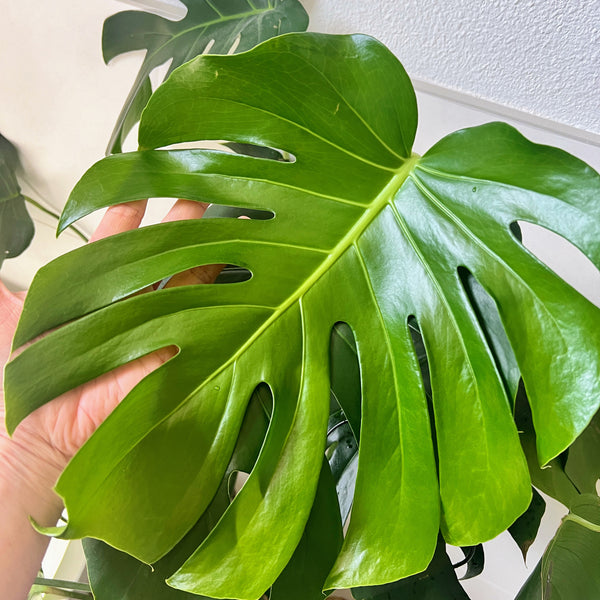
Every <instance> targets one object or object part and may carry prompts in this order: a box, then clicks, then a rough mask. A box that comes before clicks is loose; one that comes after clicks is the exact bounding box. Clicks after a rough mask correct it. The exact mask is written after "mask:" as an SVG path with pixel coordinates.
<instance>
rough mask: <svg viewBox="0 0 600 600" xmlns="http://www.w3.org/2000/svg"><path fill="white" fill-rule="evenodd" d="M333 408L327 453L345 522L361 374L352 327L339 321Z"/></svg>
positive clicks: (332, 352)
mask: <svg viewBox="0 0 600 600" xmlns="http://www.w3.org/2000/svg"><path fill="white" fill-rule="evenodd" d="M329 364H330V411H329V423H328V427H327V443H326V453H325V454H326V457H327V460H328V462H329V467H330V469H331V472H332V475H333V479H334V481H335V486H336V492H337V496H338V503H339V506H340V514H341V518H342V523H347V521H348V518H349V515H350V510H351V508H352V500H353V497H354V487H355V484H356V470H357V467H358V439H359V436H360V415H361V399H362V394H361V378H360V364H359V360H358V350H357V347H356V340H355V337H354V334H353V332H352V329H351V328H350V326H349V325H348V324H347V323H343V322H338V323H336V324H335V325H334V326H333V328H332V330H331V337H330V345H329Z"/></svg>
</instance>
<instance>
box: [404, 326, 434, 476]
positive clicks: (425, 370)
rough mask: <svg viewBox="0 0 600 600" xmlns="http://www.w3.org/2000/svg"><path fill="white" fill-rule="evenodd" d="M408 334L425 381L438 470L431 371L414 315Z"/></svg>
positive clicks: (424, 387)
mask: <svg viewBox="0 0 600 600" xmlns="http://www.w3.org/2000/svg"><path fill="white" fill-rule="evenodd" d="M406 326H407V328H408V333H409V334H410V337H411V341H412V344H413V348H414V350H415V356H416V357H417V360H418V361H419V369H420V371H421V379H422V380H423V389H424V391H425V398H426V400H427V412H428V414H429V426H430V429H431V439H432V441H433V452H434V456H435V464H436V468H437V465H438V464H439V459H438V449H437V431H436V427H435V415H434V411H433V393H432V388H431V371H430V369H429V360H428V358H427V350H426V348H425V340H424V339H423V335H422V334H421V328H420V327H419V322H418V321H417V318H416V317H415V316H414V315H409V317H408V319H407V320H406Z"/></svg>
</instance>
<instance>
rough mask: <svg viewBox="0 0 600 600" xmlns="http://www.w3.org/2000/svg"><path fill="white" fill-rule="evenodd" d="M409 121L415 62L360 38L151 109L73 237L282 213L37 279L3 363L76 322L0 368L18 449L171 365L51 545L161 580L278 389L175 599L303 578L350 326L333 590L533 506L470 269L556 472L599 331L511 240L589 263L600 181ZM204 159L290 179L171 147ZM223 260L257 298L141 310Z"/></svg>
mask: <svg viewBox="0 0 600 600" xmlns="http://www.w3.org/2000/svg"><path fill="white" fill-rule="evenodd" d="M416 117H417V111H416V100H415V95H414V91H413V89H412V86H411V84H410V81H409V79H408V77H407V75H406V73H405V71H404V69H403V68H402V66H401V65H400V63H399V62H398V61H397V59H396V58H395V57H394V56H393V55H392V54H391V53H390V52H389V51H388V50H387V49H386V48H385V47H383V46H382V45H381V44H379V43H378V42H376V41H375V40H373V39H371V38H368V37H366V36H325V35H318V34H289V35H285V36H281V37H277V38H274V39H272V40H269V41H268V42H265V43H263V44H261V45H260V46H258V47H256V48H255V49H253V50H251V51H249V52H246V53H242V54H237V55H233V56H202V57H198V58H196V59H194V60H192V61H190V62H189V63H187V64H186V65H184V66H182V67H181V68H180V69H178V70H176V71H175V72H173V73H172V75H171V77H170V78H169V80H168V81H167V82H166V83H165V84H164V85H163V86H161V87H160V88H159V90H157V92H156V93H155V94H154V95H153V98H152V99H151V100H150V102H149V104H148V106H147V108H146V110H145V111H144V115H143V117H142V120H141V124H140V147H141V148H142V149H141V150H140V151H139V152H134V153H129V154H122V155H116V156H111V157H108V158H106V159H104V160H103V161H101V162H99V163H98V164H96V165H95V166H93V167H92V168H91V169H90V170H89V171H88V173H86V175H85V176H84V177H83V179H82V180H81V181H80V182H79V184H78V185H77V187H76V188H75V190H74V192H73V194H72V196H71V198H70V201H69V203H68V205H67V207H66V209H65V211H64V213H63V217H62V221H61V227H62V228H64V227H66V226H68V225H69V224H70V223H72V222H73V221H75V220H77V219H78V218H80V217H81V216H83V215H85V214H87V213H89V212H91V211H93V210H95V209H97V208H100V207H102V206H107V205H111V204H115V203H120V202H127V201H130V200H134V199H138V198H145V197H173V198H176V197H183V198H189V199H191V200H197V201H210V202H213V203H217V204H222V205H225V206H236V207H239V208H241V209H258V210H262V211H270V213H271V215H272V218H271V219H266V220H247V219H246V220H240V219H235V218H229V219H228V218H222V219H201V220H198V221H185V222H175V223H165V224H161V225H157V226H153V227H147V228H142V229H139V230H136V231H132V232H128V233H124V234H121V235H118V236H115V237H113V238H109V239H106V240H102V241H99V242H97V243H95V244H91V245H89V246H87V247H84V248H82V249H80V250H77V251H76V252H74V253H71V254H69V255H66V256H64V257H61V258H60V259H58V260H57V261H55V262H53V263H51V264H50V265H48V266H47V267H45V268H44V269H42V270H41V271H40V273H39V274H38V275H37V278H36V281H35V282H34V285H33V287H32V289H31V291H30V293H29V295H28V299H27V304H26V307H25V311H24V313H23V317H22V320H21V323H20V325H19V329H18V331H17V335H16V340H15V344H16V345H17V346H19V345H22V344H24V343H26V342H28V341H30V340H32V339H33V338H35V337H36V336H38V335H40V334H41V333H43V332H44V331H46V330H49V329H53V328H57V327H59V326H60V325H64V326H63V327H59V328H58V329H56V330H55V331H53V332H52V333H50V334H48V335H47V336H46V337H43V338H42V339H40V340H39V341H37V342H35V343H34V344H32V345H30V346H29V347H27V348H26V349H25V350H24V351H23V352H22V353H21V354H19V355H18V356H17V357H16V358H15V359H14V360H13V361H12V362H11V363H9V365H7V369H6V384H5V385H6V399H7V424H8V428H9V430H11V431H12V430H13V429H14V428H15V427H16V426H17V424H18V423H19V421H20V420H21V419H22V418H24V417H25V416H26V415H27V414H28V413H29V412H31V411H32V410H34V409H35V408H36V407H38V406H40V405H42V404H43V403H45V402H47V401H49V400H51V399H52V398H53V397H55V396H57V395H58V394H60V393H62V392H64V391H66V390H68V389H70V388H72V387H74V386H77V385H79V384H82V383H84V382H85V381H88V380H89V379H91V378H93V377H95V376H97V375H99V374H101V373H104V372H106V371H108V370H110V369H112V368H114V367H116V366H118V365H121V364H124V363H126V362H128V361H130V360H132V359H134V358H136V357H138V356H141V355H144V354H146V353H148V352H151V351H153V350H156V349H158V348H161V347H165V346H172V345H175V346H177V347H178V348H179V353H178V354H177V355H176V356H175V357H174V358H173V359H171V360H170V361H169V362H168V363H166V364H165V365H163V366H162V367H161V368H160V369H158V370H157V371H155V372H154V373H152V374H151V375H149V376H148V377H147V378H146V379H144V380H143V381H142V382H141V383H140V384H139V385H138V386H137V387H136V388H135V389H134V390H133V391H132V392H131V393H130V394H129V396H128V397H127V398H126V399H125V400H124V401H123V402H122V403H121V404H120V405H119V407H118V408H117V409H116V411H115V412H114V413H113V414H112V415H111V416H110V417H109V418H108V419H107V420H106V421H105V422H104V423H103V424H102V426H101V427H100V428H99V429H98V431H97V432H96V433H95V434H94V435H93V436H92V437H91V438H90V440H89V441H88V442H87V444H86V445H85V446H84V447H83V448H82V449H81V450H80V452H79V453H78V454H77V455H76V456H75V458H74V459H73V460H72V461H71V463H70V465H69V466H68V468H67V470H66V471H65V472H64V473H63V475H62V476H61V478H60V480H59V482H58V484H57V488H56V489H57V491H58V493H60V494H61V495H62V496H63V498H64V499H65V503H66V506H67V509H68V514H69V521H68V525H67V526H66V527H65V528H63V529H61V530H58V531H55V533H58V534H59V535H62V536H63V537H77V536H86V535H87V536H93V537H97V538H101V539H104V540H107V541H108V542H109V543H110V544H112V545H114V546H116V547H118V548H120V549H124V550H126V551H127V552H129V553H131V554H133V555H135V556H136V557H138V558H140V559H141V560H143V561H145V562H153V561H155V560H158V559H159V558H160V557H161V556H163V555H164V554H165V553H167V552H168V551H169V550H170V549H171V548H172V547H173V546H174V545H175V544H176V543H177V542H178V541H179V540H180V539H181V538H182V537H183V536H184V535H185V533H186V532H187V531H188V530H189V529H190V528H191V527H192V526H193V524H194V523H195V522H196V521H197V519H198V518H199V516H200V515H201V514H202V512H203V511H204V510H205V509H206V507H207V505H208V503H209V501H210V499H211V498H212V496H213V495H214V493H215V491H216V489H217V488H218V485H219V483H220V481H221V480H222V477H223V473H224V472H225V470H226V468H227V464H228V462H229V458H230V456H231V453H232V451H233V448H234V446H235V443H236V439H237V436H238V433H239V430H240V424H241V420H242V418H243V415H244V412H245V408H246V406H247V403H248V401H249V398H250V396H251V394H252V391H253V390H254V388H255V387H256V386H257V385H258V384H260V383H265V384H267V385H268V386H269V387H270V388H271V391H272V394H273V398H274V409H273V416H272V420H271V423H270V426H269V430H268V432H267V435H266V438H265V442H264V444H263V446H262V449H261V452H260V455H259V457H258V460H257V462H256V465H255V466H254V468H253V470H252V472H251V474H250V477H249V478H248V480H247V482H246V483H245V485H244V487H243V488H242V490H241V491H240V493H239V494H238V495H237V496H236V497H235V499H234V501H233V502H232V503H231V505H230V506H229V507H228V509H227V510H226V512H225V514H224V515H223V517H222V518H221V520H220V521H219V522H218V524H217V525H216V526H215V528H214V529H213V530H212V531H211V532H210V534H209V535H208V536H207V537H206V539H205V540H204V541H203V542H202V544H201V545H200V546H199V547H198V548H197V549H196V550H195V551H194V553H193V554H192V555H191V557H190V558H189V559H188V560H187V561H186V562H185V563H184V565H183V566H182V568H181V569H180V570H179V571H178V572H177V573H176V574H174V575H173V577H171V578H170V580H169V581H170V582H171V584H173V585H177V586H178V587H179V588H180V589H183V590H186V591H191V592H193V593H198V594H203V595H206V596H212V597H217V598H233V597H235V598H242V599H248V600H256V599H257V598H259V597H260V596H261V595H262V594H263V593H264V591H265V590H266V589H267V588H268V587H269V586H271V585H272V584H273V582H274V581H275V580H276V579H277V577H278V576H279V575H280V574H281V572H282V571H283V570H284V569H285V567H286V565H287V564H288V563H289V561H290V559H291V558H292V555H293V554H294V551H295V549H296V547H297V546H298V544H299V542H300V540H301V538H302V534H303V531H304V528H305V525H306V522H307V520H308V519H309V515H310V514H311V509H312V506H313V503H314V501H315V497H316V493H317V487H318V482H319V475H320V473H321V467H322V463H323V453H324V450H325V439H326V433H327V420H328V414H329V405H330V384H331V377H330V369H329V358H330V356H329V353H330V344H331V332H332V330H333V329H334V328H335V327H336V326H338V325H339V324H340V323H346V324H347V325H348V327H349V328H350V329H351V331H352V334H353V336H354V340H355V343H356V350H357V355H358V362H359V364H360V370H359V376H360V391H361V407H360V408H361V410H360V426H358V425H357V424H356V419H357V412H358V411H356V410H352V409H350V410H349V411H347V415H348V417H349V418H350V423H351V424H352V430H353V431H354V433H355V434H357V437H358V429H359V430H360V442H359V451H358V469H357V475H356V486H355V491H354V496H353V506H352V514H351V517H350V521H349V525H348V529H347V533H346V536H345V539H344V544H343V546H342V549H341V550H340V552H339V554H338V557H337V560H336V562H335V564H334V566H333V568H332V569H331V571H330V573H329V576H328V579H327V581H326V583H325V587H326V588H327V589H333V588H336V587H363V586H372V585H379V584H384V583H389V582H393V581H397V580H399V579H401V578H402V577H406V576H409V575H412V574H415V573H418V572H420V571H423V570H424V569H425V568H426V567H427V565H428V563H429V561H430V560H431V558H432V556H433V554H434V551H435V548H436V545H437V540H438V532H439V529H440V526H441V529H442V533H443V535H444V538H445V540H446V541H447V542H449V543H452V544H455V545H459V546H473V545H476V544H479V543H481V542H483V541H486V540H488V539H490V538H492V537H494V536H496V535H497V534H498V533H500V532H501V531H504V530H505V529H506V528H507V527H508V526H510V525H511V524H512V523H513V522H514V521H515V520H516V519H517V517H518V516H519V515H520V514H522V513H523V512H524V511H525V510H526V509H527V507H528V505H529V503H530V499H531V483H530V478H529V473H528V468H527V462H526V460H525V457H524V455H523V452H522V450H521V446H520V443H519V436H518V432H517V428H516V426H515V423H514V420H513V412H512V411H513V407H512V395H513V393H514V388H515V381H516V376H515V373H514V372H513V371H514V366H511V361H510V360H504V359H501V358H500V354H499V352H498V348H494V347H493V346H494V344H497V343H498V340H499V339H500V338H498V337H497V336H496V337H495V334H494V335H492V333H491V332H492V327H491V325H490V323H491V322H490V321H489V320H486V319H487V317H485V316H484V315H482V306H483V304H482V303H481V302H479V300H478V299H477V298H476V297H475V296H476V293H474V292H473V287H472V286H471V287H470V288H469V286H467V285H466V284H465V273H469V274H470V275H472V276H473V277H474V278H475V279H476V280H477V282H478V283H479V285H480V286H481V288H482V290H484V291H485V293H486V294H487V295H488V296H489V297H490V298H491V300H492V302H493V304H494V305H495V307H496V309H497V312H498V316H499V319H500V323H501V325H502V328H503V329H504V331H505V335H506V338H507V339H508V342H509V344H510V349H512V352H513V353H514V358H515V360H516V365H517V367H518V370H519V372H520V374H521V377H522V379H523V381H524V386H525V388H526V391H527V396H528V401H529V407H530V410H531V414H532V423H533V426H534V427H535V434H536V445H537V455H538V457H539V461H540V462H541V463H542V464H544V463H547V462H548V461H550V460H551V459H553V458H554V457H556V456H557V455H558V454H560V453H561V452H563V451H564V450H565V448H567V447H568V446H569V444H571V443H572V442H573V440H574V439H575V438H576V437H577V435H578V434H579V433H581V431H583V429H584V428H585V427H586V426H587V425H588V423H589V421H590V420H591V418H592V416H593V415H594V413H595V412H596V411H597V409H598V404H599V402H600V376H599V373H600V365H599V352H598V349H599V348H600V311H599V310H598V309H597V308H596V307H595V306H593V305H592V304H591V303H590V302H588V301H587V300H586V299H584V298H583V297H582V296H580V295H579V294H578V293H577V292H575V291H574V290H573V289H572V288H570V287H569V286H568V285H567V284H565V283H564V282H563V281H562V280H561V279H560V278H559V277H558V276H557V275H556V274H555V273H554V272H552V271H551V270H550V269H548V268H547V267H546V266H545V265H544V264H542V263H541V262H540V261H539V260H538V259H536V258H535V256H533V255H532V254H531V253H530V252H529V251H528V250H527V249H526V248H525V247H524V246H523V245H522V243H521V241H520V240H519V239H518V238H517V237H515V235H514V234H513V230H514V223H515V222H516V221H530V222H532V223H536V224H539V225H541V226H543V227H546V228H548V229H551V230H553V231H555V232H557V233H558V234H560V235H563V236H564V237H567V238H569V239H570V240H572V241H573V243H575V244H576V245H577V246H578V247H579V248H580V249H581V250H582V251H583V252H584V253H585V254H587V255H588V256H589V257H590V258H591V259H592V261H593V262H594V263H595V264H600V205H599V203H598V196H599V193H600V176H599V175H598V174H597V173H596V172H594V171H593V170H592V169H591V168H590V167H588V166H587V165H585V164H584V163H583V162H581V161H579V160H578V159H576V158H574V157H572V156H570V155H568V154H567V153H565V152H563V151H560V150H557V149H553V148H549V147H546V146H539V145H536V144H533V143H532V142H530V141H528V140H526V139H525V138H524V137H523V136H521V135H520V134H519V133H518V132H517V131H516V130H514V129H513V128H511V127H509V126H507V125H504V124H500V123H491V124H488V125H483V126H480V127H475V128H471V129H465V130H462V131H458V132H456V133H454V134H452V135H450V136H447V137H446V138H444V139H442V140H441V141H440V142H439V143H437V144H436V145H435V146H434V147H433V148H431V149H430V150H429V151H428V152H427V153H426V154H425V155H424V156H423V157H418V156H415V155H413V154H412V152H411V147H412V142H413V139H414V134H415V130H416V125H417V118H416ZM197 140H225V141H230V142H234V143H236V144H254V145H259V146H264V147H266V148H275V149H278V150H281V151H284V152H285V153H286V156H289V157H292V160H289V161H279V160H270V159H268V158H260V157H256V156H247V155H233V154H229V153H225V152H215V151H210V150H199V149H194V150H174V149H171V150H161V148H165V147H167V146H170V145H172V144H176V143H184V142H193V141H197ZM215 263H217V264H223V263H224V264H233V265H238V266H239V267H242V268H246V269H248V270H249V271H250V272H251V273H252V277H251V278H250V279H249V280H247V281H245V282H240V283H232V284H225V285H207V286H195V287H193V286H192V287H181V288H173V289H164V290H160V291H156V292H154V293H150V294H141V295H140V294H135V292H136V291H138V290H141V289H144V288H146V287H147V286H148V285H149V284H151V283H153V282H155V281H159V280H161V279H162V278H164V277H167V276H169V275H171V274H174V273H177V272H180V271H183V270H185V269H187V268H190V267H194V266H197V265H201V264H215ZM65 273H68V274H69V281H70V282H71V283H70V285H69V286H65V285H64V280H65V278H64V274H65ZM49 297H51V298H53V299H54V301H53V303H52V304H51V305H50V306H49V305H48V301H47V299H48V298H49ZM473 302H475V303H476V304H477V309H476V308H474V306H473ZM485 310H487V309H485ZM484 312H485V311H484ZM494 327H495V325H494ZM417 329H418V331H419V332H420V335H421V336H422V341H423V347H424V350H425V352H426V355H427V363H428V364H427V367H428V371H429V373H430V380H431V404H432V406H433V421H434V426H435V429H434V435H435V448H436V451H437V456H436V455H435V453H434V440H433V438H432V430H431V427H430V414H429V410H428V401H427V397H426V388H425V385H424V382H423V379H422V375H421V367H420V364H419V358H420V356H419V354H418V353H417V351H416V347H415V345H414V342H413V336H412V334H411V331H416V330H417ZM491 340H495V341H493V342H492V341H491ZM505 358H506V357H505ZM505 368H509V369H511V372H510V373H504V372H503V373H500V371H501V370H502V369H505ZM333 371H334V370H333V369H332V372H333ZM350 404H351V401H350ZM344 409H345V411H346V407H344ZM436 462H437V464H436ZM123 523H126V526H124V525H123Z"/></svg>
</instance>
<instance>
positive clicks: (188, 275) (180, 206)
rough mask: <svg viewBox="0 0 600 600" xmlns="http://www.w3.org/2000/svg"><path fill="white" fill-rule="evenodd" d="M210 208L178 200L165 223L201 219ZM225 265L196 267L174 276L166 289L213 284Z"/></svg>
mask: <svg viewBox="0 0 600 600" xmlns="http://www.w3.org/2000/svg"><path fill="white" fill-rule="evenodd" d="M208 207H209V203H208V202H193V201H191V200H177V202H176V203H175V204H174V205H173V208H172V209H171V210H170V211H169V212H168V213H167V216H166V217H165V218H164V219H163V223H166V222H169V221H182V220H184V219H201V218H202V217H203V216H204V213H205V212H206V209H207V208H208ZM224 266H225V265H205V266H202V267H194V268H193V269H188V270H187V271H183V273H177V274H176V275H173V277H171V278H170V279H169V281H168V282H167V283H166V285H165V286H164V287H178V286H182V285H196V284H202V283H213V282H214V280H215V279H216V278H217V276H218V275H219V273H220V272H221V271H222V270H223V267H224Z"/></svg>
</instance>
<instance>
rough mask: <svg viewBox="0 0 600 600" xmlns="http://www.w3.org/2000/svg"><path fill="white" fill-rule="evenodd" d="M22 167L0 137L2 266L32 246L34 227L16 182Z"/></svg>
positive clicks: (0, 250) (0, 259)
mask: <svg viewBox="0 0 600 600" xmlns="http://www.w3.org/2000/svg"><path fill="white" fill-rule="evenodd" d="M20 167H21V163H20V161H19V154H18V152H17V149H16V148H15V147H14V146H13V145H12V144H11V143H10V142H9V141H8V140H7V139H6V138H5V137H4V136H3V135H0V266H2V263H3V262H4V260H5V259H7V258H14V257H16V256H19V254H21V253H22V252H23V251H24V250H25V249H26V248H27V247H28V246H29V244H30V243H31V240H32V238H33V234H34V226H33V221H32V220H31V217H30V216H29V213H28V212H27V209H26V208H25V198H24V197H23V195H22V194H21V188H20V186H19V182H18V181H17V171H18V170H19V168H20Z"/></svg>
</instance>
